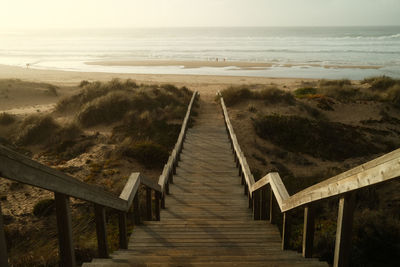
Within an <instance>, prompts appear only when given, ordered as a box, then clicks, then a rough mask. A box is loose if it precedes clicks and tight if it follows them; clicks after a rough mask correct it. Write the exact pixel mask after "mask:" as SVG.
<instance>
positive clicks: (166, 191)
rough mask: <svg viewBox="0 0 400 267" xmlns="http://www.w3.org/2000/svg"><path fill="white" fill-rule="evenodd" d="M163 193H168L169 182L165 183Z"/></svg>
mask: <svg viewBox="0 0 400 267" xmlns="http://www.w3.org/2000/svg"><path fill="white" fill-rule="evenodd" d="M165 193H166V194H167V195H169V182H167V183H166V184H165Z"/></svg>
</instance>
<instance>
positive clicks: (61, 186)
mask: <svg viewBox="0 0 400 267" xmlns="http://www.w3.org/2000/svg"><path fill="white" fill-rule="evenodd" d="M0 176H2V177H4V178H7V179H10V180H14V181H17V182H20V183H24V184H29V185H32V186H35V187H39V188H43V189H46V190H49V191H52V192H57V193H61V194H64V195H67V196H72V197H74V198H79V199H82V200H86V201H89V202H92V203H96V204H99V205H103V206H106V207H110V208H114V209H117V210H126V209H127V205H126V201H124V200H122V199H119V198H118V197H116V196H115V195H113V194H111V193H109V192H106V191H104V190H102V189H100V188H99V187H96V186H93V185H89V184H86V183H84V182H82V181H79V180H77V179H75V178H73V177H71V176H68V175H66V174H64V173H62V172H60V171H57V170H55V169H52V168H50V167H48V166H45V165H42V164H40V163H38V162H36V161H33V160H31V159H30V158H27V157H25V156H23V155H21V154H19V153H17V152H15V151H12V150H10V149H8V148H6V147H4V146H2V145H0Z"/></svg>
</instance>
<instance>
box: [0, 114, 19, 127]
mask: <svg viewBox="0 0 400 267" xmlns="http://www.w3.org/2000/svg"><path fill="white" fill-rule="evenodd" d="M15 121H16V117H15V116H14V115H11V114H9V113H6V112H3V113H0V125H10V124H12V123H14V122H15Z"/></svg>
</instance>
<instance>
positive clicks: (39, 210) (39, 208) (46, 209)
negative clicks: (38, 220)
mask: <svg viewBox="0 0 400 267" xmlns="http://www.w3.org/2000/svg"><path fill="white" fill-rule="evenodd" d="M54 210H55V202H54V199H52V198H48V199H42V200H40V201H39V202H37V203H36V204H35V206H34V207H33V214H34V215H35V216H36V217H43V216H49V215H50V214H52V213H53V211H54Z"/></svg>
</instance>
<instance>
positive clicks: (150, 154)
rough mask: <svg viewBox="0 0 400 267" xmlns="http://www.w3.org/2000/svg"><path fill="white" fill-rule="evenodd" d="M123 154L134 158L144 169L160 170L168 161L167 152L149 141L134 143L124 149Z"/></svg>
mask: <svg viewBox="0 0 400 267" xmlns="http://www.w3.org/2000/svg"><path fill="white" fill-rule="evenodd" d="M123 154H124V155H125V156H128V157H132V158H135V159H136V160H137V161H138V162H139V163H141V164H143V165H144V166H145V167H146V168H159V169H161V168H162V167H163V166H164V164H165V162H166V161H167V160H168V156H169V153H168V150H167V149H166V148H165V147H164V146H161V145H159V144H156V143H153V142H151V141H144V142H139V143H135V144H133V145H131V146H129V147H127V148H125V149H124V151H123Z"/></svg>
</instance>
